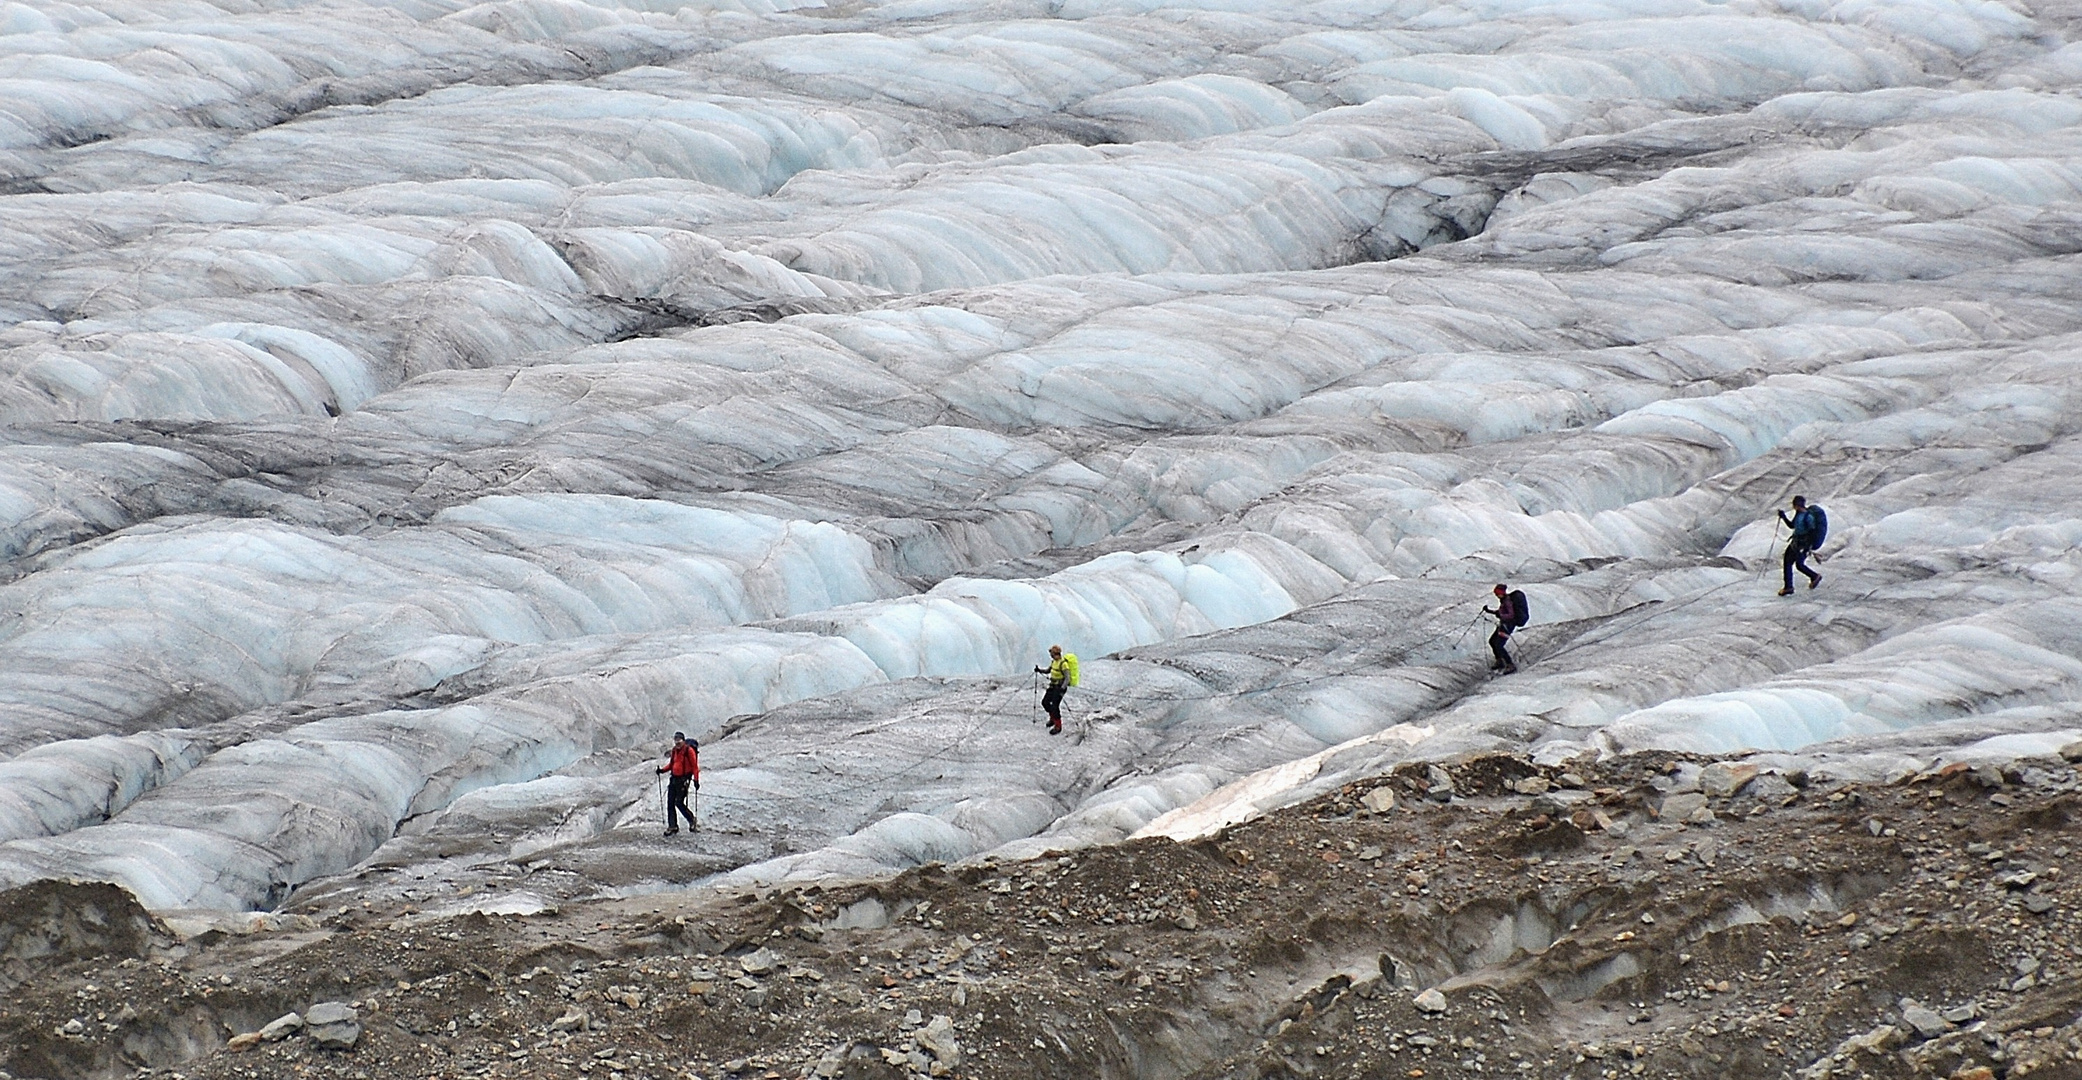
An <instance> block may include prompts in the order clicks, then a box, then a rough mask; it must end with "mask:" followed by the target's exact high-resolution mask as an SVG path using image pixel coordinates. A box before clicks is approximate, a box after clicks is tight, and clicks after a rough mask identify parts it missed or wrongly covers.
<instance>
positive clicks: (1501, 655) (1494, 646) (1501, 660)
mask: <svg viewBox="0 0 2082 1080" xmlns="http://www.w3.org/2000/svg"><path fill="white" fill-rule="evenodd" d="M1510 643H1511V628H1510V627H1508V626H1504V625H1502V624H1498V625H1497V628H1496V632H1495V633H1493V634H1491V635H1489V651H1490V652H1492V653H1494V654H1495V655H1496V666H1498V667H1509V668H1515V667H1517V666H1518V665H1517V664H1515V663H1513V662H1512V660H1511V654H1510V653H1507V652H1505V651H1504V646H1505V645H1508V644H1510Z"/></svg>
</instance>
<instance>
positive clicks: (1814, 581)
mask: <svg viewBox="0 0 2082 1080" xmlns="http://www.w3.org/2000/svg"><path fill="white" fill-rule="evenodd" d="M1821 583H1822V575H1820V574H1816V575H1815V576H1813V577H1811V578H1808V579H1807V587H1808V588H1809V589H1813V588H1814V587H1815V586H1817V585H1820V584H1821Z"/></svg>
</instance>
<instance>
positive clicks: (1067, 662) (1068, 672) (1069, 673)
mask: <svg viewBox="0 0 2082 1080" xmlns="http://www.w3.org/2000/svg"><path fill="white" fill-rule="evenodd" d="M1048 683H1049V685H1050V686H1053V685H1055V684H1056V683H1069V684H1070V685H1071V686H1076V685H1077V654H1076V653H1072V652H1066V653H1064V654H1063V655H1062V656H1061V657H1060V658H1058V659H1056V660H1053V661H1050V662H1049V665H1048Z"/></svg>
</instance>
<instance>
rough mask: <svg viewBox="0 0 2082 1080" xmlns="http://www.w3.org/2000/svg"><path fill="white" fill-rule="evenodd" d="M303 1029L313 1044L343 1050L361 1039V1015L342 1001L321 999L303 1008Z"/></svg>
mask: <svg viewBox="0 0 2082 1080" xmlns="http://www.w3.org/2000/svg"><path fill="white" fill-rule="evenodd" d="M304 1029H305V1031H306V1032H307V1033H308V1034H309V1035H310V1037H311V1043H312V1044H313V1045H315V1046H322V1047H324V1048H326V1049H328V1050H345V1049H348V1048H349V1047H352V1046H353V1045H354V1044H355V1043H356V1042H359V1041H360V1040H361V1016H360V1014H359V1013H357V1012H355V1011H354V1007H353V1006H351V1005H349V1004H347V1003H346V1002H344V1001H321V1002H319V1003H318V1004H316V1005H313V1006H311V1007H310V1008H308V1009H305V1010H304Z"/></svg>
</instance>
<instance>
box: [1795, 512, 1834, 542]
mask: <svg viewBox="0 0 2082 1080" xmlns="http://www.w3.org/2000/svg"><path fill="white" fill-rule="evenodd" d="M1800 517H1801V520H1802V521H1804V522H1805V523H1806V524H1807V546H1808V547H1810V548H1819V547H1821V546H1822V541H1824V540H1827V539H1829V515H1828V514H1827V513H1825V512H1823V510H1822V508H1821V507H1819V506H1809V507H1808V508H1807V509H1806V510H1803V511H1801V512H1800Z"/></svg>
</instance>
